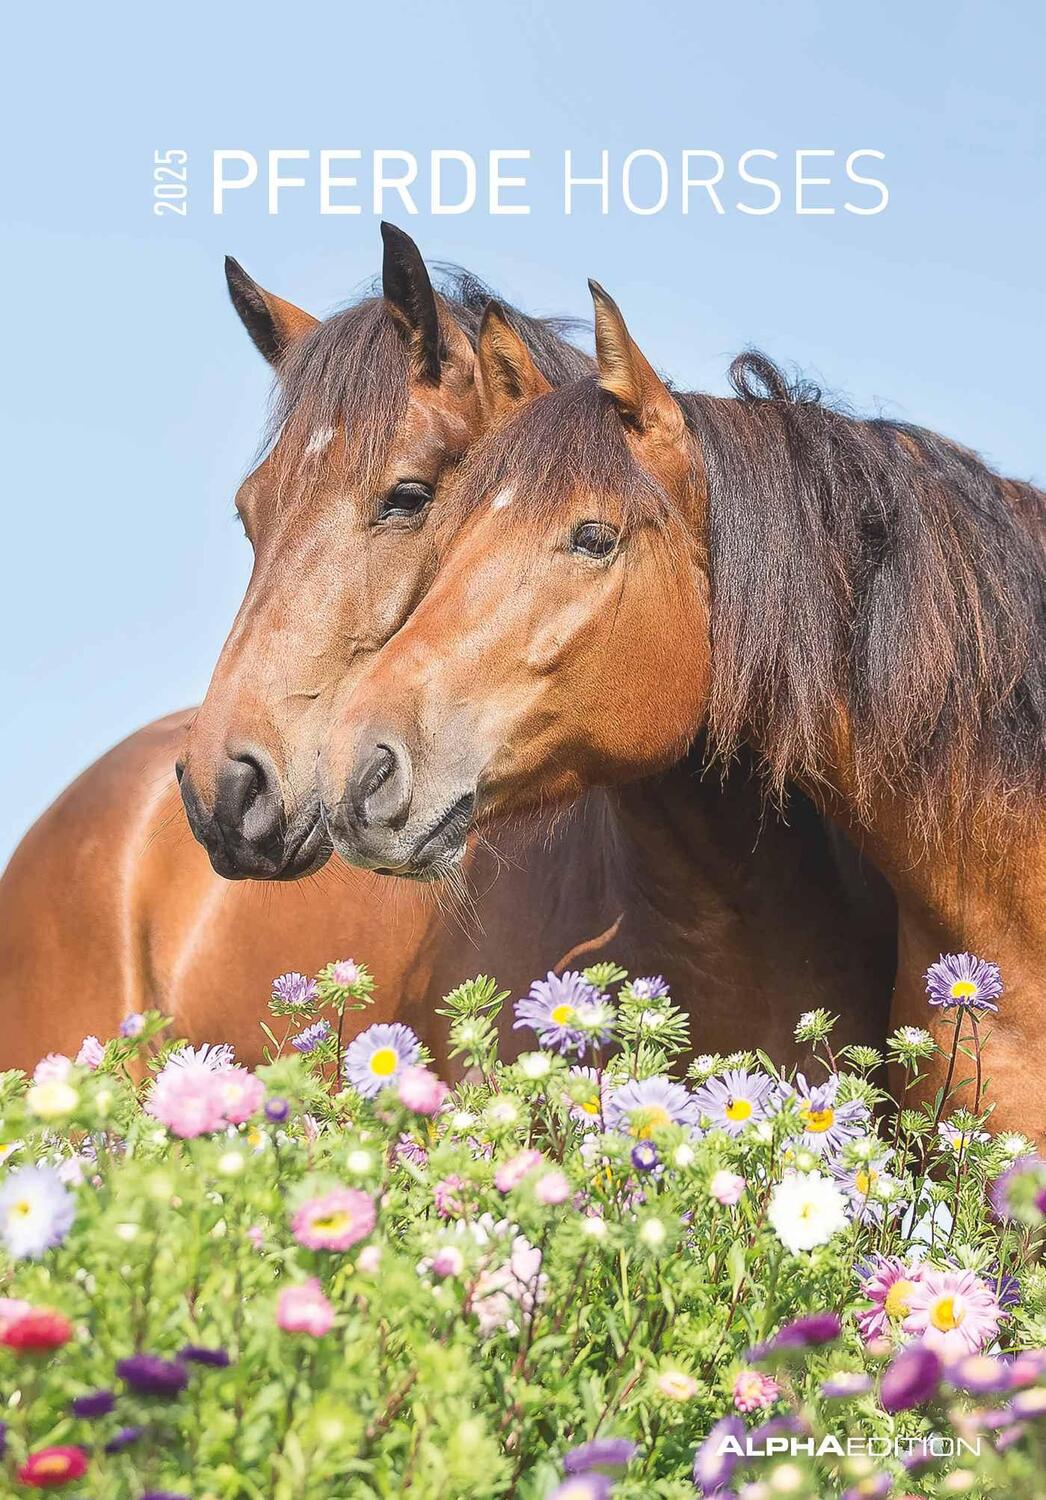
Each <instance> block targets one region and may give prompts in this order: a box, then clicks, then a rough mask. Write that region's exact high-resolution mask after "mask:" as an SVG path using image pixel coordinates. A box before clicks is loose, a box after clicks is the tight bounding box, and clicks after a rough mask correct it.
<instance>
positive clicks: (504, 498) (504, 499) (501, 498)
mask: <svg viewBox="0 0 1046 1500" xmlns="http://www.w3.org/2000/svg"><path fill="white" fill-rule="evenodd" d="M514 495H515V491H514V490H513V488H512V486H511V485H509V487H508V488H507V489H503V490H499V491H498V493H497V494H496V495H495V496H494V498H493V500H492V501H491V502H490V508H491V510H504V509H505V506H506V505H511V504H512V500H513V497H514Z"/></svg>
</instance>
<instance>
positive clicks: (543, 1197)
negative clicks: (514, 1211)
mask: <svg viewBox="0 0 1046 1500" xmlns="http://www.w3.org/2000/svg"><path fill="white" fill-rule="evenodd" d="M534 1197H535V1198H536V1199H537V1200H538V1202H539V1203H543V1204H545V1206H546V1207H548V1208H552V1207H554V1206H555V1205H556V1204H557V1203H565V1202H566V1201H567V1199H568V1198H569V1197H570V1183H569V1182H568V1181H567V1179H566V1176H565V1175H564V1173H562V1172H559V1171H553V1172H546V1173H545V1175H544V1177H539V1178H538V1181H537V1185H536V1186H535V1188H534Z"/></svg>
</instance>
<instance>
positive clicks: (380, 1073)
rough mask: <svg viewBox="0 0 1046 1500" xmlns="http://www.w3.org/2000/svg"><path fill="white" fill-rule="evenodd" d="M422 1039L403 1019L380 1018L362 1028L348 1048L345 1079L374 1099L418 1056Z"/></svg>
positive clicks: (363, 1093) (368, 1097)
mask: <svg viewBox="0 0 1046 1500" xmlns="http://www.w3.org/2000/svg"><path fill="white" fill-rule="evenodd" d="M420 1052H421V1043H420V1042H419V1041H418V1039H417V1037H416V1036H415V1035H414V1033H413V1031H411V1029H410V1027H409V1026H404V1025H403V1023H402V1021H393V1022H392V1023H391V1024H386V1023H385V1022H379V1023H378V1025H376V1026H368V1027H367V1029H366V1031H361V1032H360V1034H359V1036H358V1037H356V1039H355V1041H352V1042H350V1043H349V1045H348V1046H347V1047H346V1049H345V1058H344V1071H345V1079H346V1081H347V1082H348V1083H351V1084H352V1086H353V1088H354V1089H355V1090H356V1092H357V1093H359V1094H362V1095H363V1097H364V1098H365V1099H373V1097H374V1095H375V1094H380V1093H381V1091H382V1089H383V1088H387V1087H388V1085H389V1084H391V1083H395V1081H396V1078H397V1077H398V1076H399V1074H400V1072H401V1071H402V1070H403V1069H404V1068H408V1067H410V1065H411V1063H414V1062H416V1061H417V1059H418V1055H419V1053H420Z"/></svg>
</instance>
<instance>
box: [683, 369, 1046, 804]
mask: <svg viewBox="0 0 1046 1500" xmlns="http://www.w3.org/2000/svg"><path fill="white" fill-rule="evenodd" d="M730 373H731V382H732V384H733V387H734V390H735V391H736V393H737V398H736V399H735V400H721V399H715V398H712V397H706V396H697V395H689V396H686V397H683V398H681V405H682V407H683V410H684V413H685V415H686V418H687V423H688V426H689V428H690V431H691V432H692V433H693V435H694V437H695V439H696V441H697V443H698V445H699V447H700V449H701V452H702V455H703V458H704V463H705V468H706V472H707V477H708V489H709V499H710V519H709V532H710V538H709V545H710V566H711V577H712V590H713V611H712V632H713V642H712V647H713V649H712V656H713V685H712V695H711V703H710V713H709V728H710V735H711V738H712V741H713V743H714V744H715V746H716V747H717V749H718V750H719V752H720V753H722V754H726V755H729V754H730V753H731V752H732V751H733V750H734V749H735V748H736V747H737V745H738V744H739V743H740V741H741V739H742V737H743V736H749V735H751V736H754V740H755V743H756V744H757V745H758V746H759V747H760V749H761V750H762V753H763V755H764V757H765V759H766V762H767V766H768V769H769V774H770V778H771V781H772V784H773V786H774V787H775V789H778V790H780V789H781V788H782V787H783V785H784V783H785V781H786V779H796V778H803V779H805V780H807V781H809V780H813V779H818V778H821V777H823V776H824V775H825V774H826V773H827V772H828V770H829V769H830V768H831V767H832V766H833V764H834V763H835V761H836V759H837V756H838V754H839V751H840V743H839V729H840V720H841V712H840V711H841V710H842V711H844V713H845V718H846V720H847V722H848V725H849V735H850V737H849V744H848V745H847V746H844V747H843V753H845V754H848V756H849V758H850V761H851V766H850V769H851V771H852V775H853V780H854V782H855V785H856V788H857V793H858V798H859V799H860V800H864V799H867V798H869V797H870V796H872V795H873V794H874V793H875V792H876V791H877V790H880V789H882V788H890V789H892V790H895V791H897V792H899V793H900V794H901V795H902V796H905V797H910V798H912V799H913V800H914V803H915V806H916V809H917V814H918V816H919V818H920V820H921V821H922V822H923V824H924V826H925V827H926V828H927V829H928V830H929V829H931V828H932V826H933V825H934V824H937V825H938V826H939V825H940V824H941V823H942V822H944V821H950V820H951V819H953V818H954V817H955V816H957V815H959V814H960V813H969V812H971V811H972V810H974V809H975V808H976V807H977V806H978V805H979V804H982V803H984V802H985V801H986V800H987V799H989V798H991V799H997V798H1001V799H1003V800H1004V801H1005V802H1007V803H1009V804H1010V805H1012V806H1014V807H1015V809H1016V808H1019V807H1020V806H1021V805H1023V807H1024V809H1025V813H1026V812H1027V807H1028V800H1029V799H1038V798H1040V797H1041V796H1042V795H1043V793H1044V791H1046V744H1044V734H1046V674H1044V659H1043V639H1044V626H1046V567H1044V563H1046V556H1044V537H1046V528H1044V523H1046V496H1044V495H1043V493H1042V491H1040V490H1037V489H1035V488H1034V487H1033V486H1031V485H1029V484H1023V483H1020V482H1018V481H1015V480H1007V479H1002V478H1000V477H999V476H998V475H997V474H995V473H993V472H992V471H991V470H990V469H989V468H988V467H987V465H986V464H984V463H983V462H982V461H981V459H979V458H978V457H977V455H976V454H974V453H971V452H970V451H968V450H967V449H965V448H961V447H959V446H958V445H957V444H955V443H952V442H949V441H948V440H947V439H945V438H942V437H939V436H938V435H937V434H935V433H932V432H927V431H925V430H924V429H922V428H919V427H914V426H910V425H908V424H906V423H903V422H896V421H888V420H884V419H876V420H870V421H862V420H858V419H856V418H854V417H852V416H850V415H848V414H846V413H844V412H842V411H840V410H837V409H834V408H833V407H831V406H828V405H826V404H824V403H823V402H822V400H821V393H820V392H819V391H818V390H817V389H816V388H815V387H812V386H809V385H806V384H803V383H800V384H798V385H796V384H789V382H788V381H787V380H786V379H785V377H784V376H783V375H782V373H781V372H780V371H779V370H778V369H777V367H776V366H775V365H773V364H772V363H771V361H770V360H768V359H767V358H766V357H765V356H763V355H761V354H757V353H748V354H744V355H741V356H740V357H739V358H738V359H737V360H735V361H734V364H733V365H732V367H731V372H730Z"/></svg>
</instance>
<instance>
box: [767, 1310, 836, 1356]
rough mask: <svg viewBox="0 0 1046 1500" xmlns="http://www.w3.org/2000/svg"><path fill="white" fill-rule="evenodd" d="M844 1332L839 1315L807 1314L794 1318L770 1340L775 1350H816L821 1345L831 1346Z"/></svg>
mask: <svg viewBox="0 0 1046 1500" xmlns="http://www.w3.org/2000/svg"><path fill="white" fill-rule="evenodd" d="M842 1331H843V1325H842V1320H841V1319H840V1317H839V1314H838V1313H834V1312H819V1313H806V1314H805V1315H804V1316H803V1317H801V1318H793V1319H792V1321H791V1322H790V1323H785V1325H784V1326H783V1327H782V1328H779V1329H778V1330H777V1332H776V1333H775V1334H774V1336H773V1338H772V1339H771V1340H770V1343H771V1346H772V1347H773V1348H775V1349H814V1348H817V1347H818V1346H819V1345H821V1344H830V1343H832V1342H833V1340H835V1339H837V1338H838V1337H839V1335H840V1334H841V1333H842Z"/></svg>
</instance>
